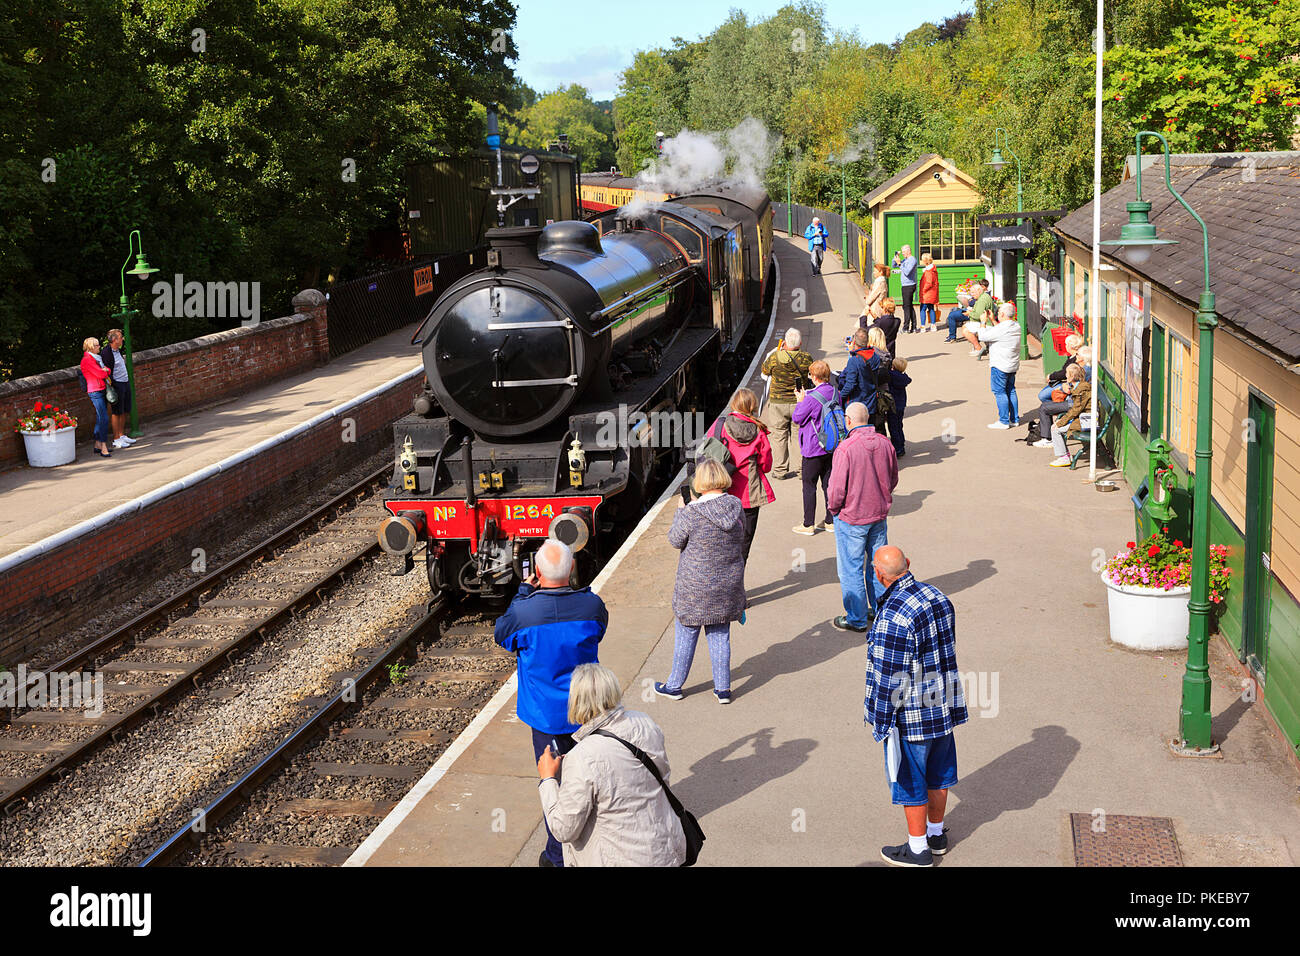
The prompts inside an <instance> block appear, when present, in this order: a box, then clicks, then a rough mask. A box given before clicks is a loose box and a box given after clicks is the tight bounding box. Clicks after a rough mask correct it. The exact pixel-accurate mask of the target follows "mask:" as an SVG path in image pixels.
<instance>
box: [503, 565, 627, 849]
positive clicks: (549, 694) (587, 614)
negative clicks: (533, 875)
mask: <svg viewBox="0 0 1300 956" xmlns="http://www.w3.org/2000/svg"><path fill="white" fill-rule="evenodd" d="M534 562H535V566H534V570H533V573H532V576H531V577H529V579H528V580H527V581H526V582H525V583H523V584H521V585H520V586H519V593H517V594H516V595H515V599H514V600H513V601H511V602H510V607H508V608H507V609H506V612H505V613H504V614H502V615H501V616H500V617H499V618H497V622H496V627H495V639H496V642H497V643H498V644H499V645H501V646H502V647H504V648H505V649H506V650H508V651H513V652H514V654H515V658H516V667H517V675H518V685H519V686H518V690H517V692H516V700H517V704H516V710H515V713H516V714H517V715H518V717H519V719H520V720H521V721H522V722H523V723H525V724H527V725H528V726H529V727H530V728H531V729H532V732H533V762H534V763H536V762H537V760H538V759H539V758H540V757H541V756H542V752H543V751H545V750H546V749H547V748H548V747H552V745H554V746H553V747H552V749H556V748H558V750H557V752H556V754H555V756H560V755H561V754H564V753H566V752H567V751H568V750H570V749H571V748H572V747H573V737H572V734H573V732H574V731H575V730H577V729H578V725H577V724H574V723H570V722H569V679H570V678H571V676H572V675H573V669H574V668H575V667H577V666H578V665H579V664H592V663H596V661H597V657H596V649H597V645H598V644H599V643H600V639H601V638H602V637H604V636H605V628H606V627H608V625H609V612H608V611H607V610H606V609H605V602H604V601H602V600H601V599H600V598H599V597H597V596H596V595H595V594H593V593H592V592H591V588H589V587H588V588H574V587H571V586H570V584H569V578H570V576H571V575H572V573H573V552H572V551H570V550H569V548H568V546H567V545H565V544H564V543H563V542H560V541H555V540H553V539H548V540H547V541H545V542H544V543H543V544H542V546H541V547H540V548H538V549H537V554H536V555H535V556H534ZM538 865H539V866H563V865H564V857H563V855H562V853H561V848H560V844H559V843H558V842H557V841H556V840H555V838H554V837H552V836H551V831H550V829H549V827H548V828H547V831H546V849H545V850H543V851H542V854H541V856H540V857H539V859H538Z"/></svg>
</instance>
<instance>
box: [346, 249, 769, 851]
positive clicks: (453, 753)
mask: <svg viewBox="0 0 1300 956" xmlns="http://www.w3.org/2000/svg"><path fill="white" fill-rule="evenodd" d="M772 272H773V275H774V276H775V277H776V278H775V282H776V286H775V288H773V290H772V315H771V317H770V318H769V319H768V322H767V332H766V333H765V334H764V336H763V345H766V344H767V343H768V341H769V340H770V339H771V337H772V330H773V329H774V328H775V327H776V315H777V310H778V308H779V305H780V301H781V267H780V265H779V264H778V263H777V261H776V255H775V254H773V256H772ZM765 354H766V353H765V352H764V351H763V347H762V346H760V347H759V349H758V352H757V353H756V354H755V355H754V360H753V361H752V362H750V363H749V368H747V369H746V370H745V377H744V378H743V379H741V382H740V384H739V385H737V386H736V388H737V389H740V388H743V387H744V386H745V385H747V384H748V383H749V380H750V379H752V378H753V377H754V372H755V371H756V370H757V369H758V367H759V365H760V364H761V363H762V361H763V357H764V355H765ZM732 394H733V395H734V394H735V393H734V392H733V393H732ZM685 477H686V466H685V465H683V466H682V467H681V469H680V470H679V471H678V472H677V474H676V475H674V476H673V480H672V481H670V482H669V484H668V488H667V489H665V490H664V493H663V494H661V495H660V496H659V500H658V501H656V502H655V503H654V504H653V505H651V506H650V509H649V510H648V511H647V512H646V513H645V514H644V515H642V517H641V520H640V521H639V522H637V526H636V527H635V528H634V529H632V533H631V534H630V535H628V537H627V540H626V541H624V542H623V544H622V546H621V547H620V548H619V549H618V551H616V552H615V553H614V556H613V557H612V558H610V560H609V563H608V564H606V565H605V567H604V568H603V569H602V570H601V572H600V574H598V575H596V579H595V580H594V581H592V582H591V590H592V593H593V594H599V593H600V587H601V585H603V584H605V583H606V582H607V581H608V580H609V579H610V578H611V577H612V576H613V574H614V572H615V571H617V570H618V567H619V565H620V564H622V563H623V559H624V558H626V557H627V555H628V554H630V553H631V551H632V549H633V548H634V547H636V544H637V542H638V541H640V540H641V537H642V536H643V535H644V534H645V533H646V531H647V530H649V528H650V526H651V525H652V524H654V522H655V520H656V519H657V518H658V517H659V512H661V511H662V510H663V508H664V505H665V504H667V503H668V501H669V500H670V499H671V498H674V497H676V495H677V486H678V485H679V484H681V481H682V480H683V479H684V478H685ZM662 639H663V638H662V635H661V636H660V640H662ZM658 644H659V642H658V641H656V642H655V643H654V645H652V646H651V647H650V649H649V650H648V651H647V652H646V659H647V660H648V659H649V655H650V653H653V651H654V649H655V647H657V646H658ZM644 666H645V661H644V660H643V661H642V662H641V665H640V667H638V668H637V670H638V671H639V670H640V669H641V667H644ZM518 679H519V675H518V673H517V672H516V673H514V674H511V675H510V679H509V680H508V681H506V682H505V683H504V684H502V685H501V689H500V690H498V691H497V692H496V694H495V695H494V696H493V697H492V699H491V700H490V701H488V703H487V705H486V706H485V707H484V708H483V709H482V710H481V711H479V713H478V716H476V717H475V718H474V719H473V720H472V721H470V723H469V726H467V727H466V728H465V729H464V730H462V731H461V732H460V735H459V736H458V737H457V738H456V739H455V741H453V742H452V745H451V746H450V747H448V748H447V749H446V750H445V751H444V752H443V754H442V756H441V757H439V758H438V759H437V761H435V762H434V765H433V766H432V767H430V768H429V770H428V772H427V773H425V775H424V776H423V777H421V778H420V780H419V782H418V783H416V785H415V786H414V787H412V788H411V789H410V790H409V791H407V793H406V796H404V797H402V799H401V801H400V802H399V803H398V804H397V806H395V807H393V809H392V811H391V812H390V813H389V814H388V816H386V817H384V819H383V820H381V821H380V823H379V826H377V827H375V829H373V830H371V831H370V833H369V834H368V835H367V836H366V839H365V840H364V841H363V842H362V844H361V846H359V847H357V848H356V850H355V851H354V852H353V854H352V855H351V856H350V857H348V858H347V860H345V861H344V863H343V865H344V866H365V864H366V862H367V861H369V859H370V858H371V857H372V856H374V854H375V851H377V850H378V849H379V847H380V846H381V845H382V844H383V842H384V841H385V840H387V839H388V837H389V836H391V835H392V833H393V831H394V830H396V829H397V827H398V826H400V825H401V823H402V822H403V821H404V820H405V819H406V818H407V817H408V816H410V813H411V811H412V810H414V809H415V807H416V805H417V804H418V803H419V802H420V801H421V800H423V799H424V798H425V797H426V796H428V794H429V792H430V791H431V790H433V788H434V787H435V786H436V785H437V783H438V781H439V780H441V779H442V778H443V777H444V776H446V775H447V772H448V771H449V770H451V767H452V764H454V763H455V762H456V760H457V759H458V758H459V757H460V755H461V754H463V753H464V752H465V751H466V750H468V749H469V748H470V746H471V745H472V744H473V743H474V741H475V740H477V739H478V736H479V734H481V733H482V732H483V730H484V729H485V728H486V727H487V725H488V724H489V723H491V721H492V719H493V718H495V717H496V715H497V714H498V713H499V712H500V710H501V708H502V707H504V706H505V705H506V703H507V702H508V701H509V699H510V698H511V697H513V696H514V693H515V687H516V684H517V682H518ZM623 692H624V693H627V688H623ZM540 809H541V808H540V807H539V808H538V811H539V813H540ZM537 826H541V824H540V823H538V824H537ZM537 826H534V827H533V829H532V830H531V831H529V833H530V838H531V834H532V833H535V832H536V831H537Z"/></svg>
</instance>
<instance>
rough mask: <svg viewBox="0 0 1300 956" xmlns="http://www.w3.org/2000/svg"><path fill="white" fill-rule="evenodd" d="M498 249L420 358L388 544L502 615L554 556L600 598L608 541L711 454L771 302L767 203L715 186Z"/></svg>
mask: <svg viewBox="0 0 1300 956" xmlns="http://www.w3.org/2000/svg"><path fill="white" fill-rule="evenodd" d="M488 241H489V243H490V246H489V251H488V254H487V265H486V268H484V269H482V270H481V271H479V272H476V273H472V274H470V275H468V276H466V277H464V278H462V279H460V280H459V281H458V282H456V283H455V284H454V285H452V286H451V287H449V288H448V289H447V291H446V292H445V293H443V295H442V296H441V297H440V298H439V299H438V301H437V302H436V303H435V304H434V306H433V309H432V310H431V311H430V313H429V315H428V316H427V317H426V319H425V321H424V322H423V323H422V324H421V326H420V328H419V329H418V330H417V332H416V334H415V336H414V338H413V339H412V343H413V344H415V343H418V344H419V345H420V348H421V349H422V354H423V360H424V369H425V385H424V389H423V390H422V392H421V394H420V395H419V396H418V397H417V398H416V400H415V403H414V409H413V411H412V413H411V414H409V415H406V416H405V417H403V418H401V419H399V420H398V421H397V422H396V423H395V426H394V445H395V451H396V456H395V457H396V463H395V468H394V473H393V481H392V485H391V487H390V489H389V490H388V491H387V492H386V494H385V498H384V505H385V507H386V508H387V510H388V511H389V516H388V517H387V518H385V519H384V521H383V523H382V525H381V526H380V528H379V540H380V544H381V545H382V546H383V548H384V550H385V551H386V552H387V553H388V554H389V555H390V556H391V558H392V560H393V566H394V573H398V574H401V573H406V572H407V571H410V570H412V569H413V567H414V559H415V556H416V554H417V552H418V551H419V550H420V548H421V547H423V551H424V561H425V566H426V570H427V573H428V577H429V584H430V587H431V588H432V589H433V590H434V591H435V593H440V592H447V591H459V592H465V593H472V594H479V595H484V596H499V595H504V594H505V593H506V590H507V588H509V587H510V586H511V585H512V583H513V582H514V581H516V580H520V579H522V578H524V577H526V573H527V572H526V569H527V566H528V564H529V562H530V561H531V557H532V553H533V552H534V551H535V550H536V548H537V547H538V545H540V544H541V542H542V541H543V540H545V539H546V538H547V537H555V538H558V539H559V540H562V541H564V542H565V543H567V544H569V545H570V547H572V548H573V549H574V550H575V551H576V552H577V554H578V558H579V561H578V577H579V579H580V580H583V581H584V582H586V581H589V580H590V577H591V574H592V572H593V570H594V569H595V568H596V567H597V566H598V563H599V560H600V558H601V549H602V542H603V541H605V540H606V538H607V535H608V533H609V532H611V531H613V530H615V529H616V528H617V527H619V526H620V525H621V526H624V527H627V526H630V525H631V524H634V523H635V522H636V521H637V520H638V519H639V518H640V516H641V515H642V514H643V513H644V509H645V504H646V497H647V493H648V491H649V490H651V489H653V488H654V487H655V485H656V480H657V479H666V478H667V477H669V476H671V474H672V473H673V472H674V471H675V470H676V469H677V468H678V467H679V466H680V463H681V461H682V460H683V457H684V454H685V446H686V445H687V444H689V443H690V441H691V440H692V439H695V440H698V438H700V437H702V436H701V435H693V434H691V427H690V426H691V422H692V421H699V420H702V417H701V416H702V413H703V412H704V411H705V410H707V409H713V408H716V407H717V405H718V403H720V402H721V400H722V399H723V397H724V396H725V395H727V394H728V393H729V392H730V390H731V389H732V388H733V387H734V386H735V383H736V381H737V379H738V377H739V375H740V373H741V372H742V371H743V367H744V363H745V362H747V361H748V359H749V356H750V355H751V354H752V353H753V351H754V349H756V348H757V345H758V341H757V339H758V337H759V336H761V334H762V328H760V325H761V323H756V322H754V321H753V319H754V318H755V316H756V315H758V314H759V313H760V312H761V311H762V310H763V308H764V306H765V304H766V302H767V299H768V298H769V295H770V285H771V281H770V280H771V254H772V210H771V203H770V201H769V199H768V196H767V194H766V193H765V192H763V191H762V190H756V189H749V188H745V187H738V186H731V185H717V186H714V187H711V188H708V189H704V190H701V191H698V192H695V193H691V194H689V195H682V196H678V197H675V198H674V199H672V200H670V201H667V202H657V203H639V204H637V205H634V206H626V207H623V208H621V209H617V210H610V211H609V212H606V213H605V214H603V215H602V216H600V217H599V218H597V219H594V220H592V221H589V222H580V221H564V222H556V223H552V224H550V225H547V226H546V227H544V228H539V227H517V228H507V229H493V230H490V231H489V233H488ZM697 413H699V414H697Z"/></svg>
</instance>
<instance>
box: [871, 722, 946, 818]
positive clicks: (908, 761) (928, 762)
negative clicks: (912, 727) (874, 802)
mask: <svg viewBox="0 0 1300 956" xmlns="http://www.w3.org/2000/svg"><path fill="white" fill-rule="evenodd" d="M899 743H900V746H901V751H902V753H901V758H902V759H901V760H899V763H898V780H897V782H895V783H891V784H890V785H889V788H890V791H891V796H892V797H893V802H894V805H895V806H900V807H919V806H921V805H922V804H925V803H927V802H929V795H928V794H927V792H926V791H928V790H946V789H948V788H949V787H951V786H952V785H953V784H955V783H956V782H957V742H956V741H955V740H954V739H953V736H952V734H951V733H949V734H948V735H947V736H945V737H936V738H935V739H934V740H900V741H899ZM886 746H888V741H886ZM885 779H886V780H888V779H889V756H888V754H886V756H885Z"/></svg>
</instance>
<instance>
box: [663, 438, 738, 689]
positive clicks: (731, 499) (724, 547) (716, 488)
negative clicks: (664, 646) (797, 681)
mask: <svg viewBox="0 0 1300 956" xmlns="http://www.w3.org/2000/svg"><path fill="white" fill-rule="evenodd" d="M691 487H692V488H693V489H694V490H695V494H696V495H698V496H699V497H697V498H696V499H695V500H694V501H692V502H691V503H690V504H689V505H686V504H679V505H678V511H677V516H676V517H675V518H673V526H672V527H671V528H669V529H668V543H669V544H671V545H672V546H673V547H674V548H677V549H678V550H680V551H681V552H682V556H681V558H680V560H678V562H677V582H676V584H675V585H674V587H673V616H674V617H676V618H677V638H676V641H675V643H674V644H673V672H672V673H671V674H670V675H669V676H668V680H667V681H666V682H664V683H662V684H655V693H657V694H659V695H660V696H662V697H669V698H671V699H673V700H681V699H682V685H683V684H684V683H686V676H687V674H689V673H690V670H691V661H692V660H693V659H694V657H695V644H696V642H697V641H698V640H699V636H700V628H701V627H702V628H704V636H705V638H707V640H708V642H709V660H710V662H711V663H712V664H713V696H714V697H716V698H717V699H718V703H719V704H729V703H731V622H732V621H739V620H743V618H744V614H745V529H744V525H743V523H742V522H741V517H742V515H743V512H744V509H743V508H742V507H741V504H740V499H739V498H737V497H736V496H735V495H730V494H727V491H728V490H729V489H730V488H731V476H730V475H728V474H727V469H726V468H724V467H723V466H722V465H721V464H719V463H718V462H717V461H714V460H713V459H711V458H705V459H703V460H702V461H700V462H699V464H698V465H697V466H696V469H695V478H694V480H693V481H692V482H691Z"/></svg>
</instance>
